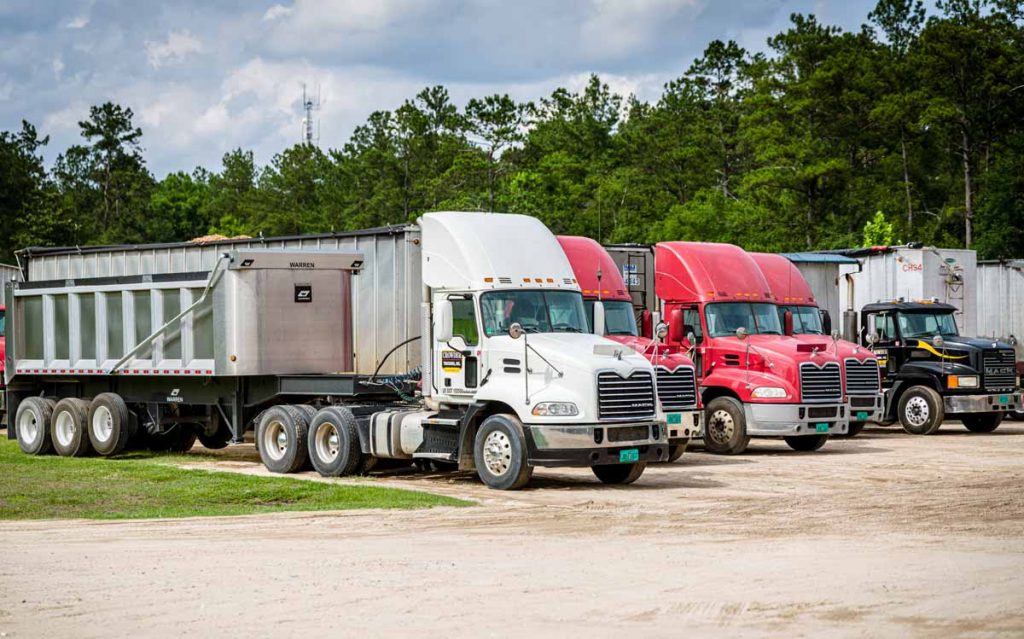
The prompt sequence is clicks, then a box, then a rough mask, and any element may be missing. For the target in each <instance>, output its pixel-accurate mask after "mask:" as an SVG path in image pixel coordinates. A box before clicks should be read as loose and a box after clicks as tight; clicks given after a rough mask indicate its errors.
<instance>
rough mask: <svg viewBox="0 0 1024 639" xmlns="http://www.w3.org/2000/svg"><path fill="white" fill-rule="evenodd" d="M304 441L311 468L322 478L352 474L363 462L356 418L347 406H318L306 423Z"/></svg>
mask: <svg viewBox="0 0 1024 639" xmlns="http://www.w3.org/2000/svg"><path fill="white" fill-rule="evenodd" d="M306 442H307V445H308V447H309V460H310V461H311V462H313V468H314V469H316V472H318V473H320V474H321V475H322V476H324V477H343V476H345V475H351V474H352V473H353V472H354V471H355V470H356V468H357V467H358V466H359V464H360V462H361V461H362V456H363V453H362V451H361V450H360V448H359V430H358V429H357V428H356V418H355V417H354V416H353V415H352V411H350V410H348V409H347V408H340V407H338V406H328V407H327V408H321V409H320V411H319V412H317V413H316V414H315V415H314V417H313V420H312V421H311V422H310V424H309V433H308V435H307V438H306Z"/></svg>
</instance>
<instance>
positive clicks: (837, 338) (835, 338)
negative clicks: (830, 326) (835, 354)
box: [831, 331, 841, 342]
mask: <svg viewBox="0 0 1024 639" xmlns="http://www.w3.org/2000/svg"><path fill="white" fill-rule="evenodd" d="M831 334H832V339H833V340H835V341H837V342H838V341H839V338H840V337H841V335H839V331H832V333H831Z"/></svg>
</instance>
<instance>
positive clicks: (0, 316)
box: [0, 311, 5, 337]
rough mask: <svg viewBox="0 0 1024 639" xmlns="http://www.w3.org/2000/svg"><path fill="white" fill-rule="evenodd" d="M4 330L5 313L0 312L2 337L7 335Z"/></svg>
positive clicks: (0, 333) (0, 332)
mask: <svg viewBox="0 0 1024 639" xmlns="http://www.w3.org/2000/svg"><path fill="white" fill-rule="evenodd" d="M4 328H5V327H4V311H0V337H3V336H4V335H5V333H4Z"/></svg>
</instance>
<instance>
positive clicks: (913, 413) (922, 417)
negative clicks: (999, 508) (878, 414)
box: [903, 397, 931, 426]
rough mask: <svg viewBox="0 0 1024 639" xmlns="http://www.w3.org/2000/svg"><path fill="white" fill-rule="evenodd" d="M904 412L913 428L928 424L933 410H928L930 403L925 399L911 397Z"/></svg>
mask: <svg viewBox="0 0 1024 639" xmlns="http://www.w3.org/2000/svg"><path fill="white" fill-rule="evenodd" d="M903 412H904V414H905V415H906V418H907V422H909V423H910V425H911V426H924V425H925V424H927V423H928V418H929V417H931V409H929V408H928V402H926V401H925V399H924V398H923V397H911V398H910V399H909V400H908V401H907V407H906V409H905V410H904V411H903Z"/></svg>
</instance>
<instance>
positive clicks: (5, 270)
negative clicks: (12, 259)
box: [0, 264, 21, 295]
mask: <svg viewBox="0 0 1024 639" xmlns="http://www.w3.org/2000/svg"><path fill="white" fill-rule="evenodd" d="M20 279H21V269H19V268H18V267H17V266H11V265H9V264H0V295H2V292H3V290H4V288H5V287H6V286H7V283H8V282H13V281H14V280H20Z"/></svg>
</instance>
